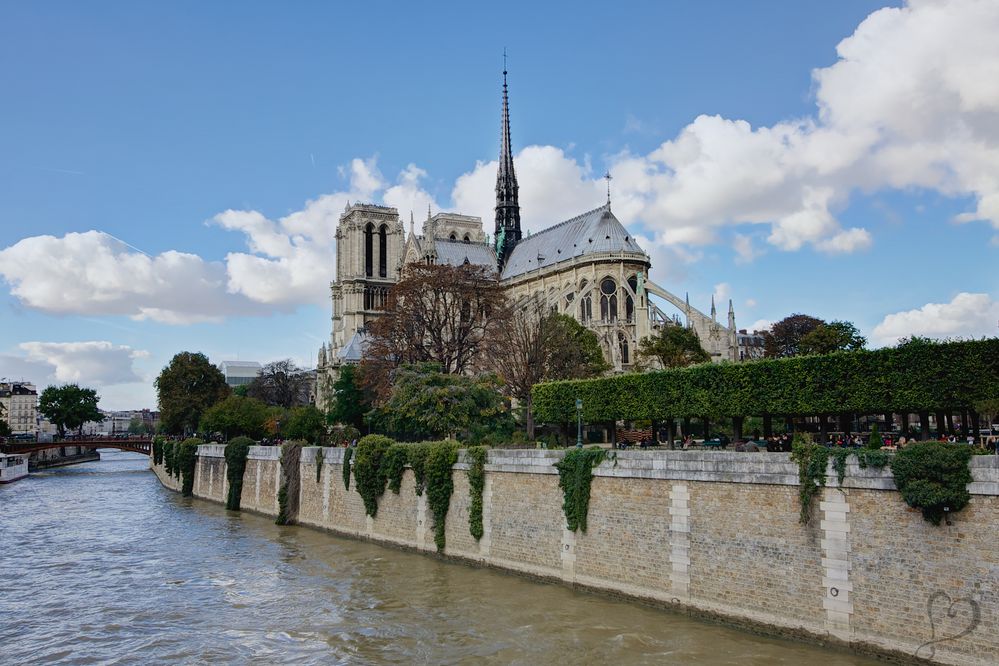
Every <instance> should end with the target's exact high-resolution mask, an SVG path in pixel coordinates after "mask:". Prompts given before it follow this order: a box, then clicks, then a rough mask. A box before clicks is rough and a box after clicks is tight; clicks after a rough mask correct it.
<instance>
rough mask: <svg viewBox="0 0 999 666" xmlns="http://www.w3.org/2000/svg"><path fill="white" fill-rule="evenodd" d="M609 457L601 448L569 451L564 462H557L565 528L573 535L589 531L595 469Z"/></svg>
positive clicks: (563, 459)
mask: <svg viewBox="0 0 999 666" xmlns="http://www.w3.org/2000/svg"><path fill="white" fill-rule="evenodd" d="M606 456H607V452H606V451H604V450H603V449H601V448H589V449H569V450H568V451H566V453H565V456H564V457H563V458H562V460H560V461H558V462H557V463H555V468H556V469H557V470H558V485H559V487H560V488H561V489H562V498H563V501H562V511H563V512H564V513H565V526H566V528H567V529H569V530H570V531H572V532H575V531H576V530H582V531H583V532H586V516H587V514H588V513H589V511H590V483H591V482H592V480H593V468H594V467H596V466H597V465H599V464H600V463H602V462H603V461H604V459H605V458H606Z"/></svg>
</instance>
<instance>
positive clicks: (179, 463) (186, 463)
mask: <svg viewBox="0 0 999 666" xmlns="http://www.w3.org/2000/svg"><path fill="white" fill-rule="evenodd" d="M201 444H204V442H202V441H201V440H200V439H194V438H193V437H192V438H190V439H185V440H184V441H183V442H181V443H180V445H179V446H178V450H177V452H176V453H175V455H174V468H175V469H176V470H177V473H178V474H179V476H180V477H181V495H183V496H184V497H190V496H191V495H193V494H194V468H195V467H196V466H197V464H198V446H199V445H201Z"/></svg>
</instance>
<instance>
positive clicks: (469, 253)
mask: <svg viewBox="0 0 999 666" xmlns="http://www.w3.org/2000/svg"><path fill="white" fill-rule="evenodd" d="M434 248H435V249H436V250H437V263H438V264H448V265H449V266H461V265H463V264H464V263H465V262H466V261H467V262H468V263H470V264H474V265H477V266H486V267H488V268H492V269H493V270H496V252H495V251H494V250H493V248H492V247H491V246H489V245H486V244H485V243H464V242H462V241H450V240H441V239H439V238H438V239H435V240H434Z"/></svg>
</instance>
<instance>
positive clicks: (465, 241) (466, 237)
mask: <svg viewBox="0 0 999 666" xmlns="http://www.w3.org/2000/svg"><path fill="white" fill-rule="evenodd" d="M461 242H462V243H468V242H469V238H468V234H465V238H464V239H462V241H461Z"/></svg>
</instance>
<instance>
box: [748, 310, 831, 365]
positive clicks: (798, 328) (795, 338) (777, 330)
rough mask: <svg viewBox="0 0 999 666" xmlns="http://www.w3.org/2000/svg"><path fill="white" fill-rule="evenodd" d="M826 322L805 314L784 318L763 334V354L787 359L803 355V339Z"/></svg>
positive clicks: (768, 356)
mask: <svg viewBox="0 0 999 666" xmlns="http://www.w3.org/2000/svg"><path fill="white" fill-rule="evenodd" d="M823 324H825V322H824V321H822V320H821V319H818V318H816V317H812V316H809V315H805V314H792V315H790V316H788V317H784V318H783V319H781V320H780V321H779V322H777V323H775V324H774V325H773V326H771V327H770V330H769V331H767V332H766V333H764V334H763V350H764V351H763V354H764V356H766V357H767V358H785V357H787V356H798V355H799V354H801V339H802V338H803V337H805V336H806V335H808V334H809V333H811V332H812V331H814V330H815V329H816V328H818V327H819V326H821V325H823Z"/></svg>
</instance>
